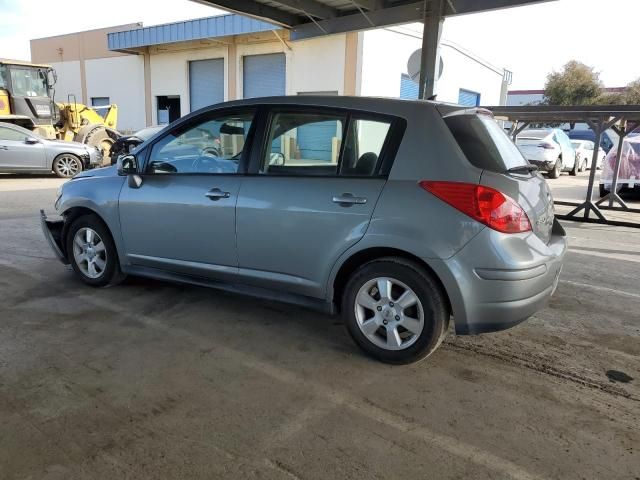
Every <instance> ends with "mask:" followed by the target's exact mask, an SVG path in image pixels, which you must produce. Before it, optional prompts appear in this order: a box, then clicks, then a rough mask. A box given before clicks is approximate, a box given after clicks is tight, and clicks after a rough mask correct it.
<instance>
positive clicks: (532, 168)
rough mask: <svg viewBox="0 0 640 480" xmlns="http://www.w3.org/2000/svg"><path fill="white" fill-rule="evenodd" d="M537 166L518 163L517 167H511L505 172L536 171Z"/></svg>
mask: <svg viewBox="0 0 640 480" xmlns="http://www.w3.org/2000/svg"><path fill="white" fill-rule="evenodd" d="M537 170H538V167H537V166H536V165H531V164H527V165H518V166H517V167H511V168H510V169H509V170H507V172H509V173H521V172H536V171H537Z"/></svg>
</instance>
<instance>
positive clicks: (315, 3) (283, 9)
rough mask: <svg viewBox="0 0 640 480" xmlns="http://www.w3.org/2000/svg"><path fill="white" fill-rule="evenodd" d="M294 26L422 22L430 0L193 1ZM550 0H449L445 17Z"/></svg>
mask: <svg viewBox="0 0 640 480" xmlns="http://www.w3.org/2000/svg"><path fill="white" fill-rule="evenodd" d="M193 1H197V2H198V3H202V4H205V5H211V6H212V7H219V8H222V9H225V10H228V11H231V12H236V13H240V14H242V15H248V16H250V17H254V18H258V19H261V20H266V21H268V22H271V23H275V24H277V25H280V26H283V27H286V28H289V29H291V39H292V40H300V39H303V38H311V37H317V36H322V35H329V34H333V33H342V32H349V31H354V30H365V29H369V28H378V27H385V26H389V25H396V24H400V23H410V22H419V21H422V20H423V19H424V17H425V9H426V11H427V12H428V11H429V10H430V9H431V8H433V7H432V6H431V3H432V2H431V0H422V1H416V0H193ZM544 1H550V0H446V2H445V9H444V16H451V15H462V14H466V13H476V12H482V11H487V10H496V9H502V8H509V7H517V6H521V5H529V4H534V3H541V2H544Z"/></svg>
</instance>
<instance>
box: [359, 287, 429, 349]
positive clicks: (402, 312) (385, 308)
mask: <svg viewBox="0 0 640 480" xmlns="http://www.w3.org/2000/svg"><path fill="white" fill-rule="evenodd" d="M354 307H355V317H356V321H357V324H358V327H359V328H360V331H361V332H362V333H363V334H364V335H365V336H366V337H367V339H368V340H369V341H371V342H372V343H373V344H374V345H377V346H378V347H380V348H384V349H386V350H404V349H405V348H408V347H410V346H411V345H413V344H414V343H415V342H416V340H417V339H418V337H419V336H420V334H421V333H422V330H423V329H424V309H423V308H422V303H421V302H420V299H419V298H418V295H417V294H416V293H415V292H414V291H413V290H412V289H411V288H410V287H408V286H407V285H406V284H404V283H402V282H400V281H399V280H396V279H394V278H390V277H378V278H374V279H372V280H369V281H368V282H366V283H365V284H364V285H362V287H361V288H360V290H359V291H358V294H357V295H356V299H355V306H354Z"/></svg>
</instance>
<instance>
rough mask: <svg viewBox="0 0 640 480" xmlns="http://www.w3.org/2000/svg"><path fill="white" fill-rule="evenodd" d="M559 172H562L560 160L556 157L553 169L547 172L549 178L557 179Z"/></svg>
mask: <svg viewBox="0 0 640 480" xmlns="http://www.w3.org/2000/svg"><path fill="white" fill-rule="evenodd" d="M561 172H562V158H560V157H558V160H556V163H555V164H554V165H553V168H552V169H551V171H550V172H549V178H558V177H559V176H560V173H561Z"/></svg>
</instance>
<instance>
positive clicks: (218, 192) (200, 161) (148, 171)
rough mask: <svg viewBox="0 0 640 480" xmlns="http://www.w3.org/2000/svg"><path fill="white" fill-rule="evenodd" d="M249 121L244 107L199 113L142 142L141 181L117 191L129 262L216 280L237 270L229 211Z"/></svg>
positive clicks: (233, 206) (237, 186) (232, 219)
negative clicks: (145, 144) (144, 150)
mask: <svg viewBox="0 0 640 480" xmlns="http://www.w3.org/2000/svg"><path fill="white" fill-rule="evenodd" d="M252 120H253V113H252V112H249V111H246V110H244V111H238V112H235V111H226V113H224V114H220V113H218V114H216V113H215V112H214V113H206V114H203V115H201V116H199V117H196V118H195V119H192V120H191V121H189V122H188V123H183V124H180V125H178V126H176V127H175V128H174V129H173V130H170V131H169V132H168V133H167V134H165V135H164V136H163V137H161V138H159V139H158V140H157V141H156V142H155V143H154V144H153V145H150V146H149V147H147V148H150V152H149V155H148V158H147V161H146V165H145V167H144V174H143V175H142V184H141V185H140V186H139V187H137V188H136V187H135V185H134V186H129V185H128V184H125V185H124V187H123V188H122V191H121V194H120V203H119V209H120V221H121V226H122V227H121V230H122V236H123V242H124V249H125V251H126V256H127V259H128V261H129V262H130V263H131V264H133V265H137V266H143V267H151V268H158V269H164V270H168V271H172V272H177V273H183V274H189V275H196V276H202V277H210V278H215V279H225V278H228V277H230V276H234V275H235V274H236V272H237V268H238V258H237V251H236V230H235V226H236V223H235V209H236V202H237V198H238V191H239V189H240V184H241V181H242V178H243V176H242V175H241V172H242V171H243V168H244V166H243V162H244V158H245V155H244V145H245V141H246V139H247V134H248V131H249V129H250V128H251V124H252ZM141 156H142V154H141Z"/></svg>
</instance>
